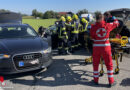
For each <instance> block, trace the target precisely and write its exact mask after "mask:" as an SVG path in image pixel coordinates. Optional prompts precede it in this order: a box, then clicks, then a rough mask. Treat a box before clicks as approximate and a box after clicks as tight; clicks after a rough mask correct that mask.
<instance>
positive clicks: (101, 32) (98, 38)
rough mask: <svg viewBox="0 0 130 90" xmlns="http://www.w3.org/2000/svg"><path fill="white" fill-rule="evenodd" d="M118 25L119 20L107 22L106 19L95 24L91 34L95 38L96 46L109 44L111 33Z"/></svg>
mask: <svg viewBox="0 0 130 90" xmlns="http://www.w3.org/2000/svg"><path fill="white" fill-rule="evenodd" d="M118 25H119V23H118V21H117V20H115V21H114V22H112V23H106V22H105V21H102V22H100V23H99V22H97V23H96V24H95V25H93V26H92V28H91V30H90V35H91V37H92V39H93V40H94V44H96V45H95V46H100V45H101V44H102V45H101V46H104V45H103V44H109V34H110V32H111V31H112V30H113V29H115V28H116V27H117V26H118ZM97 44H99V45H97ZM105 46H107V45H105ZM108 46H109V45H108Z"/></svg>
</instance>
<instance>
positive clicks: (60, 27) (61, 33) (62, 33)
mask: <svg viewBox="0 0 130 90" xmlns="http://www.w3.org/2000/svg"><path fill="white" fill-rule="evenodd" d="M57 32H58V37H59V38H62V39H68V36H67V32H66V28H65V22H63V21H60V22H59V24H58V30H57Z"/></svg>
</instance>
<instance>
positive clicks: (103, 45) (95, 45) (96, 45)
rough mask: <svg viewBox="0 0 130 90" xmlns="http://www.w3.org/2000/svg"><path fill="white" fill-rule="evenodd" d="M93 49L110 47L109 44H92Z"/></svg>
mask: <svg viewBox="0 0 130 90" xmlns="http://www.w3.org/2000/svg"><path fill="white" fill-rule="evenodd" d="M93 46H94V47H100V46H102V47H105V46H110V43H109V44H93Z"/></svg>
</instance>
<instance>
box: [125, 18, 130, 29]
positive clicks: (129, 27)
mask: <svg viewBox="0 0 130 90" xmlns="http://www.w3.org/2000/svg"><path fill="white" fill-rule="evenodd" d="M126 26H127V28H128V29H130V21H129V20H128V21H127V23H126Z"/></svg>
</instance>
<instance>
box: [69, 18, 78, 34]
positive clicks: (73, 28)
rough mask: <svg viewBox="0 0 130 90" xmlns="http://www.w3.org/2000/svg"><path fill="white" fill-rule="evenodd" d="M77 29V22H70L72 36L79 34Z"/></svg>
mask: <svg viewBox="0 0 130 90" xmlns="http://www.w3.org/2000/svg"><path fill="white" fill-rule="evenodd" d="M79 27H80V23H79V20H73V21H72V31H71V33H72V34H78V33H79Z"/></svg>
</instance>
